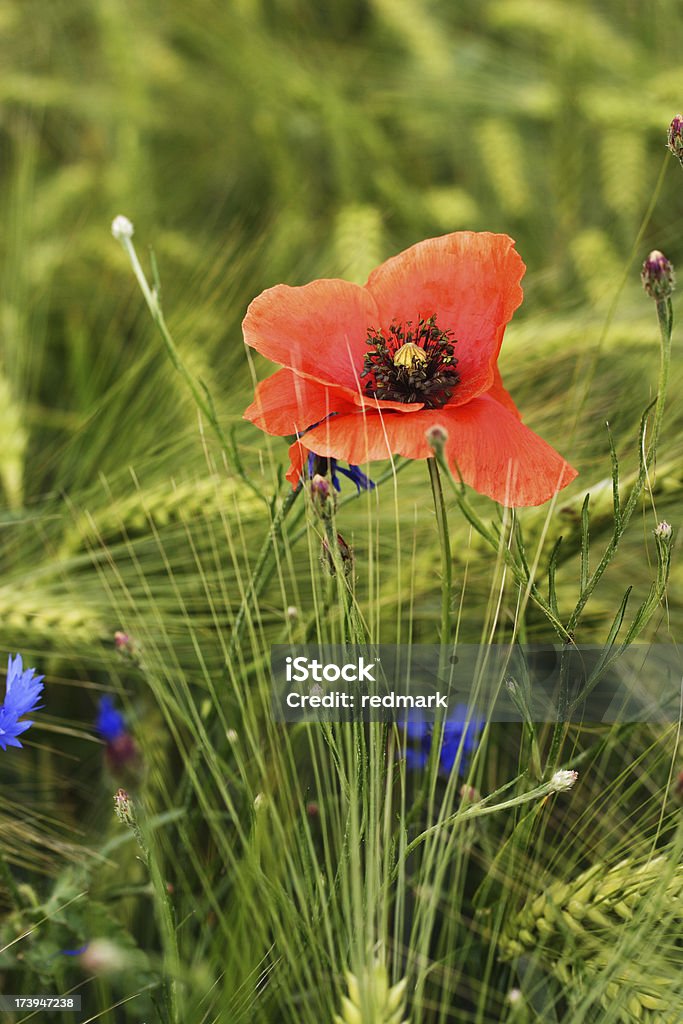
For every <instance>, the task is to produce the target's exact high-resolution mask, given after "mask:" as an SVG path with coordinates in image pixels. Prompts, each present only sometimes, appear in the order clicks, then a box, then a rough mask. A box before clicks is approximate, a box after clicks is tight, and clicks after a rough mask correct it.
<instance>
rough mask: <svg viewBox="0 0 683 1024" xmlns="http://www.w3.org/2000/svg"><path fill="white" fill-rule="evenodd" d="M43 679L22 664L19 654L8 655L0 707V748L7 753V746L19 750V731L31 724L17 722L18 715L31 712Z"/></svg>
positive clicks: (36, 704) (38, 695)
mask: <svg viewBox="0 0 683 1024" xmlns="http://www.w3.org/2000/svg"><path fill="white" fill-rule="evenodd" d="M44 678H45V677H44V676H37V675H36V674H35V669H33V668H27V669H26V671H24V665H23V662H22V659H21V655H19V654H17V655H16V657H15V658H14V660H12V656H11V655H10V656H9V660H8V662H7V687H6V694H5V700H4V703H3V704H2V705H0V748H2V750H7V747H21V745H22V744H21V743H20V742H19V740H18V739H17V737H18V736H20V735H21V734H22V733H23V732H26V730H27V729H29V728H30V727H31V726H32V725H33V722H20V721H19V719H20V718H21V717H22V715H26V714H28V713H29V712H31V711H35V709H36V708H37V707H40V706H41V705H39V704H38V699H39V697H40V694H41V692H42V690H43V683H42V680H43V679H44Z"/></svg>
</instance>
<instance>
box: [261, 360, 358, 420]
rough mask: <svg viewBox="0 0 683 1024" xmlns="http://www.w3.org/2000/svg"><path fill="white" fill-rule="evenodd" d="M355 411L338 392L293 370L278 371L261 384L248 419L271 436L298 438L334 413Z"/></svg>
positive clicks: (353, 406) (352, 403) (353, 405)
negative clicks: (292, 435)
mask: <svg viewBox="0 0 683 1024" xmlns="http://www.w3.org/2000/svg"><path fill="white" fill-rule="evenodd" d="M353 397H356V396H355V395H354V396H353ZM355 407H356V406H355V404H354V402H350V401H349V400H348V399H346V398H344V396H343V395H342V394H340V393H339V390H338V389H334V388H326V387H324V386H323V385H322V384H318V382H317V381H314V380H310V379H309V378H307V377H299V376H297V374H296V373H293V372H292V371H291V370H278V371H277V373H275V374H273V376H272V377H268V379H267V380H264V381H261V383H260V384H257V386H256V393H255V396H254V401H253V402H252V404H251V405H250V406H249V408H248V409H247V410H246V411H245V413H244V419H246V420H251V422H252V423H255V424H256V426H257V427H260V429H261V430H265V432H266V433H267V434H280V435H282V434H297V433H303V432H304V431H305V430H307V429H308V428H309V427H310V426H311V425H312V424H313V423H318V422H319V421H320V420H324V419H325V418H326V417H327V416H329V415H330V414H331V413H333V412H347V411H348V412H350V411H352V410H353V409H355Z"/></svg>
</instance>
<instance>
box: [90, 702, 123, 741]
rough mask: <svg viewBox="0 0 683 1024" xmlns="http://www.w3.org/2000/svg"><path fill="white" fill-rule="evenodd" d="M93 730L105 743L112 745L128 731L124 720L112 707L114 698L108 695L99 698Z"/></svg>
mask: <svg viewBox="0 0 683 1024" xmlns="http://www.w3.org/2000/svg"><path fill="white" fill-rule="evenodd" d="M95 728H96V729H97V731H98V733H99V734H100V736H101V737H102V739H103V740H106V741H107V743H113V742H114V741H115V740H118V739H119V738H120V737H121V736H123V735H124V734H125V733H127V731H128V730H127V729H126V720H125V718H124V717H123V715H122V714H121V712H120V711H117V709H116V708H115V707H114V698H113V697H110V696H109V694H105V695H104V697H100V703H99V708H98V712H97V718H96V719H95Z"/></svg>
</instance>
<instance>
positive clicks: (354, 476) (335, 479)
mask: <svg viewBox="0 0 683 1024" xmlns="http://www.w3.org/2000/svg"><path fill="white" fill-rule="evenodd" d="M328 469H329V471H330V479H331V480H332V485H333V487H334V489H335V491H341V484H340V482H339V476H338V474H339V473H341V474H342V476H345V477H347V478H348V479H349V480H352V481H353V483H354V484H355V485H356V487H357V488H358V493H359V494H360V492H361V491H372V490H373V489H374V486H375V484H374V481H373V480H371V479H370V477H369V476H366V475H365V473H364V472H363V470H362V469H361V468H360V466H352V465H349V467H348V469H347V468H346V467H345V466H340V465H339V463H338V462H337V460H336V459H328V458H325V457H324V456H322V455H316V454H315V452H309V453H308V475H309V477H311V479H312V478H313V477H314V476H315V475H316V474H317V473H319V474H320V476H325V475H326V474H327V471H328Z"/></svg>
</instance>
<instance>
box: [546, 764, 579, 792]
mask: <svg viewBox="0 0 683 1024" xmlns="http://www.w3.org/2000/svg"><path fill="white" fill-rule="evenodd" d="M578 777H579V773H578V772H575V771H567V770H566V769H564V768H561V769H560V770H559V771H557V772H555V774H554V775H553V777H552V779H551V780H550V785H551V788H552V789H553V790H554V791H555V792H556V793H564V792H565V791H566V790H568V789H571V788H572V786H573V785H574V783H575V782H576V780H577V779H578Z"/></svg>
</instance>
